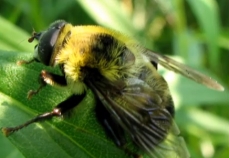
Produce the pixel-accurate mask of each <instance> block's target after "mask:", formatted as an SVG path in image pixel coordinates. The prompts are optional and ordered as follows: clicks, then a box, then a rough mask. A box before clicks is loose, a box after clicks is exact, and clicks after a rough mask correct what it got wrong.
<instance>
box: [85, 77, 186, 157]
mask: <svg viewBox="0 0 229 158" xmlns="http://www.w3.org/2000/svg"><path fill="white" fill-rule="evenodd" d="M113 85H118V86H113ZM89 86H90V88H91V89H92V90H93V91H94V93H95V94H96V95H97V97H98V98H99V99H100V101H101V102H102V103H103V105H104V106H105V107H106V109H107V110H108V111H109V113H110V114H111V116H112V117H113V118H114V120H115V121H117V123H119V124H120V125H121V126H122V128H123V129H124V130H125V131H126V132H127V133H129V135H130V136H131V137H132V139H133V141H134V142H135V143H136V144H137V145H138V146H139V147H140V148H141V149H143V150H145V151H146V152H147V153H148V155H149V156H150V157H152V158H171V157H173V158H188V157H190V156H189V153H188V151H187V149H186V145H185V143H184V140H183V138H182V137H180V136H179V130H178V128H177V126H176V124H175V122H174V121H173V118H172V116H171V114H170V112H169V111H168V110H167V109H166V108H165V107H163V106H161V103H162V99H161V97H160V96H159V95H158V94H157V93H156V92H155V91H154V90H153V89H152V87H150V86H149V85H148V84H147V83H146V82H144V81H143V80H140V79H138V78H129V79H125V80H123V81H117V83H112V84H109V83H108V82H107V83H106V82H99V81H98V82H94V81H89Z"/></svg>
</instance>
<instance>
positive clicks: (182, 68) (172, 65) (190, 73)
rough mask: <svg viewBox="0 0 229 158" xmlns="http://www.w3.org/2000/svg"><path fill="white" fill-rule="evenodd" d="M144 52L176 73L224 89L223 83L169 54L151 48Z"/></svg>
mask: <svg viewBox="0 0 229 158" xmlns="http://www.w3.org/2000/svg"><path fill="white" fill-rule="evenodd" d="M143 54H144V55H145V56H147V57H148V58H149V59H150V61H153V62H156V63H158V64H160V65H162V66H163V67H165V68H167V69H169V70H171V71H174V72H176V73H180V74H182V75H183V76H185V77H188V78H190V79H192V80H194V81H196V82H198V83H201V84H203V85H205V86H207V87H209V88H212V89H215V90H219V91H223V90H224V88H223V86H222V85H220V84H219V83H217V82H216V81H215V80H213V79H211V78H210V77H208V76H206V75H204V74H202V73H200V72H198V71H196V70H193V69H192V68H190V67H188V66H186V65H184V64H182V63H179V62H177V61H175V60H173V59H171V58H169V57H167V56H164V55H161V54H158V53H154V52H152V51H150V50H147V49H145V50H144V51H143Z"/></svg>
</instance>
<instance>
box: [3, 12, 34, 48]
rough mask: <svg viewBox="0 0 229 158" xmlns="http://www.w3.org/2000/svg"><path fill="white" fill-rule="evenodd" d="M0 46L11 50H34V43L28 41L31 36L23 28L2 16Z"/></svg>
mask: <svg viewBox="0 0 229 158" xmlns="http://www.w3.org/2000/svg"><path fill="white" fill-rule="evenodd" d="M0 24H1V29H0V35H1V36H0V48H1V49H4V50H9V51H12V50H13V51H15V50H17V51H22V52H24V51H29V50H33V45H31V44H29V43H28V42H27V39H28V38H29V37H30V35H29V34H27V33H26V32H25V31H23V30H22V29H20V28H18V27H16V26H15V25H13V24H12V23H9V22H8V21H7V20H6V19H4V18H2V17H1V16H0Z"/></svg>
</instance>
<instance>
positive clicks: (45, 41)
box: [35, 21, 66, 65]
mask: <svg viewBox="0 0 229 158" xmlns="http://www.w3.org/2000/svg"><path fill="white" fill-rule="evenodd" d="M65 24H66V22H65V21H57V22H55V23H53V24H52V25H51V26H50V27H49V29H48V30H47V31H44V32H42V35H41V37H40V39H39V44H38V46H37V47H38V48H37V49H38V50H37V59H38V60H40V61H41V62H42V63H43V64H45V65H49V62H50V60H51V56H52V53H53V48H54V45H55V43H56V41H57V39H58V36H59V33H60V30H61V29H62V28H63V27H64V25H65ZM35 51H36V48H35ZM35 54H36V53H35Z"/></svg>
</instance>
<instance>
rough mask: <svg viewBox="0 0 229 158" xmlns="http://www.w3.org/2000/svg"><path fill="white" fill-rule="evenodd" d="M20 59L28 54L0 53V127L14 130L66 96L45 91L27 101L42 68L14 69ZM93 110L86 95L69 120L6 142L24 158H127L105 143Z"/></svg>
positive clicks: (42, 126)
mask: <svg viewBox="0 0 229 158" xmlns="http://www.w3.org/2000/svg"><path fill="white" fill-rule="evenodd" d="M22 58H24V59H28V58H29V57H28V54H27V53H16V52H5V51H0V63H1V67H0V74H1V82H0V120H1V121H0V127H9V126H16V125H18V124H21V123H23V122H25V121H27V120H29V119H31V118H32V117H34V116H36V115H37V114H39V113H44V112H46V111H50V110H52V108H53V107H54V106H55V105H57V104H58V103H59V102H61V101H62V100H64V99H65V98H66V97H67V96H68V92H65V91H61V90H60V89H58V88H57V89H56V88H52V87H47V88H44V89H43V90H42V91H41V92H40V93H39V94H38V95H37V96H34V98H32V99H31V100H27V99H26V94H27V91H28V90H29V89H36V88H37V87H38V84H37V83H36V82H37V77H38V75H39V72H40V71H41V69H42V68H44V67H42V66H41V65H40V64H36V63H34V64H31V65H25V66H17V65H16V64H15V63H16V61H17V60H18V59H22ZM34 83H36V84H34ZM93 108H94V99H93V95H92V93H91V92H89V93H88V95H87V97H86V98H85V99H84V100H83V102H82V103H81V104H80V105H78V106H77V107H76V108H75V111H74V112H73V116H72V117H70V118H64V119H63V120H61V119H52V120H51V121H47V122H43V123H36V124H33V125H30V126H29V127H27V128H24V129H22V130H20V131H17V132H15V133H13V134H12V135H10V136H9V139H10V141H11V142H12V143H13V144H14V145H15V146H16V147H17V148H18V150H20V152H21V153H22V154H23V155H24V156H25V157H37V158H40V157H84V158H87V157H89V158H97V157H103V158H106V157H109V158H110V157H126V154H125V152H124V151H123V150H121V149H119V148H118V147H116V145H115V144H114V143H113V142H112V141H111V140H110V139H107V136H106V134H105V132H104V130H103V128H102V127H101V126H100V124H99V123H98V122H97V120H96V118H95V114H94V109H93Z"/></svg>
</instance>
